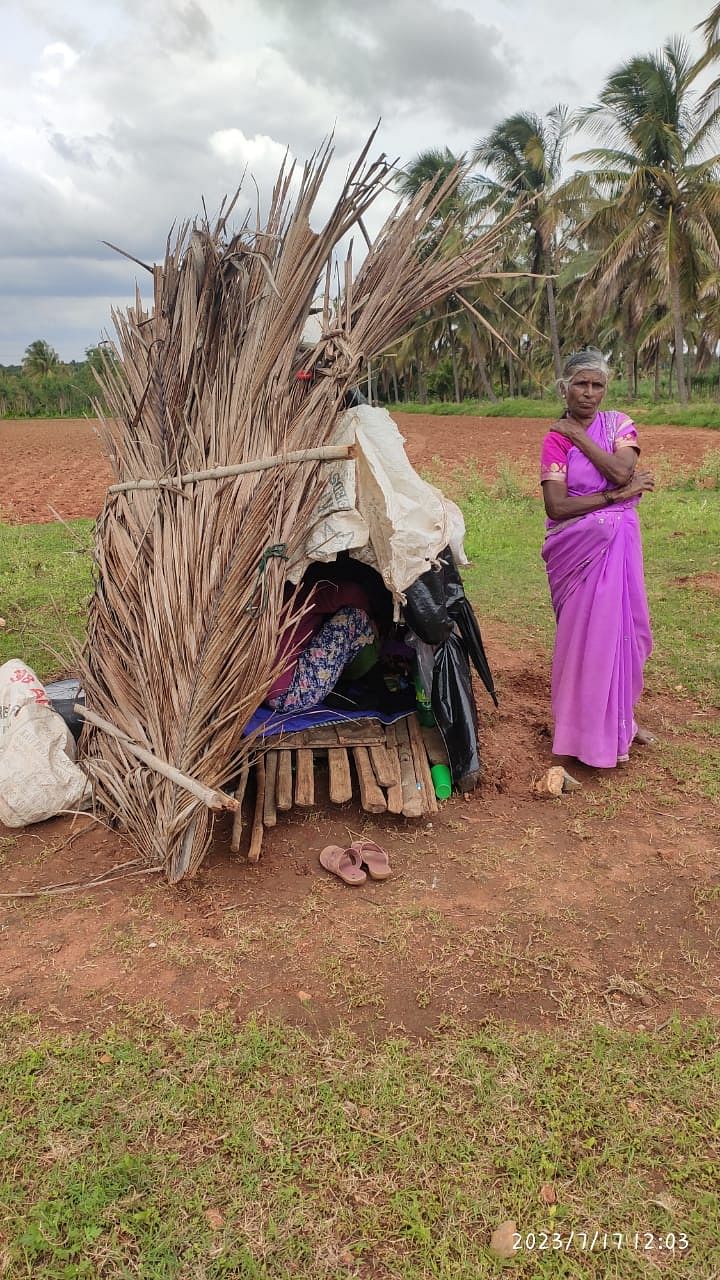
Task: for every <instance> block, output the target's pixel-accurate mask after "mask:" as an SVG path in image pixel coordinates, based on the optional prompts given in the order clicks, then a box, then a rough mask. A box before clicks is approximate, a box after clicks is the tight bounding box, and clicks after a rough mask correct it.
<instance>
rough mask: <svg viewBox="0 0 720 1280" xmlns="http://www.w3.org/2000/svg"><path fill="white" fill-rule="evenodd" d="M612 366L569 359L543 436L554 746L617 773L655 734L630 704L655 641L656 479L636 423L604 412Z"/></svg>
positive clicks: (584, 357) (588, 355)
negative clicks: (648, 533)
mask: <svg viewBox="0 0 720 1280" xmlns="http://www.w3.org/2000/svg"><path fill="white" fill-rule="evenodd" d="M607 383H608V366H607V364H606V363H605V360H604V359H603V356H602V355H601V353H600V352H599V351H595V350H594V349H592V348H590V349H588V350H586V351H581V352H578V353H577V354H575V355H572V356H570V357H569V358H568V360H567V361H566V362H565V367H564V371H563V378H562V379H561V381H560V383H559V388H560V391H561V393H562V394H563V396H564V398H565V402H566V406H567V408H566V410H565V414H564V416H563V417H562V418H561V419H560V421H559V422H556V423H554V424H553V427H552V430H551V431H549V432H548V434H547V435H546V437H545V439H544V441H543V446H542V455H541V481H542V487H543V497H544V500H545V510H546V512H547V516H548V521H547V534H546V537H545V543H544V546H543V550H542V556H543V560H544V561H545V565H546V567H547V573H548V579H549V583H550V594H551V597H552V604H553V609H554V610H555V617H556V619H557V635H556V639H555V651H554V654H553V664H552V706H553V717H554V720H555V735H554V740H553V751H554V753H555V754H556V755H563V756H574V757H576V758H577V759H578V760H582V761H583V762H584V763H585V764H589V765H594V766H596V767H598V768H603V769H610V768H613V767H614V766H615V765H616V764H620V763H623V762H624V761H626V760H627V759H628V755H629V750H630V744H631V743H632V742H633V740H635V741H638V742H649V741H652V735H651V734H649V733H647V732H646V731H644V730H641V729H639V728H638V726H637V724H636V722H635V719H634V710H635V705H636V703H637V701H638V699H639V697H640V694H641V692H642V687H643V668H644V666H645V662H646V661H647V658H648V657H649V655H650V652H651V649H652V635H651V631H650V619H649V616H648V607H647V599H646V596H645V583H644V578H643V558H642V542H641V539H640V524H639V521H638V513H637V506H638V503H639V501H640V497H641V495H642V494H643V493H645V492H648V491H650V490H652V488H653V477H652V475H651V474H650V472H648V471H642V470H640V469H639V467H638V466H637V462H638V456H639V453H640V448H639V445H638V436H637V430H636V428H635V424H634V423H633V422H632V420H631V419H630V418H629V417H628V416H627V414H624V413H618V412H617V411H615V410H603V411H601V410H600V404H601V402H602V400H603V397H604V395H605V392H606V390H607Z"/></svg>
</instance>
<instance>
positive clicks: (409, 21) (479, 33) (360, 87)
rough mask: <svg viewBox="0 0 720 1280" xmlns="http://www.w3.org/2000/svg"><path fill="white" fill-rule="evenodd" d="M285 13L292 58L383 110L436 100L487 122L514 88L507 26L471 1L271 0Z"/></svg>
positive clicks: (450, 114) (447, 111)
mask: <svg viewBox="0 0 720 1280" xmlns="http://www.w3.org/2000/svg"><path fill="white" fill-rule="evenodd" d="M269 5H270V9H271V10H273V11H274V12H276V13H277V14H278V16H279V17H282V20H283V22H284V25H285V33H284V35H283V36H282V37H281V38H280V39H279V40H278V41H277V42H276V43H277V47H278V48H280V49H281V50H282V52H283V53H284V54H285V56H286V58H287V59H288V61H290V60H291V59H293V60H296V61H297V63H298V65H300V66H302V67H303V68H304V69H305V71H306V72H307V73H308V75H309V76H310V77H313V78H315V79H317V80H319V81H321V82H322V83H323V84H325V85H326V86H327V88H328V89H330V90H332V91H333V92H334V93H340V94H342V95H345V96H346V97H348V98H349V99H351V100H353V101H355V102H361V103H366V102H368V101H369V102H371V103H372V104H373V106H374V108H375V109H376V110H377V112H378V114H383V113H384V112H385V111H387V110H389V109H391V108H392V107H394V106H395V105H396V104H400V105H401V106H404V107H411V108H415V109H418V108H419V109H421V110H423V109H425V108H426V107H427V106H428V105H432V109H433V111H434V112H436V113H438V114H440V115H442V116H444V117H446V118H447V120H448V122H452V123H453V124H456V125H461V126H465V127H471V128H475V129H482V128H483V126H484V124H485V122H486V119H487V112H488V109H489V108H491V107H492V108H493V109H495V110H496V109H497V107H498V104H499V100H501V99H502V98H503V97H504V96H506V95H507V94H508V92H509V91H510V90H511V89H512V79H513V70H512V66H511V65H510V64H509V62H508V55H507V52H506V53H505V55H504V56H503V55H502V53H501V47H500V46H501V33H500V31H499V29H498V28H497V27H495V26H491V25H488V24H487V23H483V22H480V21H478V19H477V18H476V17H475V16H474V15H473V14H472V13H471V12H469V11H468V9H467V8H459V7H452V8H450V7H446V6H445V5H443V4H442V3H440V2H439V0H423V3H422V4H417V3H416V0H392V2H391V3H390V2H388V0H349V2H347V3H344V4H342V5H337V4H335V3H333V2H332V0H305V2H304V3H303V4H297V3H295V2H294V0H269Z"/></svg>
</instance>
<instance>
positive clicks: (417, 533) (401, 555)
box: [291, 405, 468, 602]
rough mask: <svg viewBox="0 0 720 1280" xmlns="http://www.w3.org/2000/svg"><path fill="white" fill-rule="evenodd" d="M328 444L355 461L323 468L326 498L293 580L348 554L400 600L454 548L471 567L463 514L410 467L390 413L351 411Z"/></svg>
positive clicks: (364, 409)
mask: <svg viewBox="0 0 720 1280" xmlns="http://www.w3.org/2000/svg"><path fill="white" fill-rule="evenodd" d="M329 443H331V444H354V445H355V450H354V453H355V457H354V458H353V459H348V460H347V461H340V462H330V463H326V464H324V466H323V472H324V476H325V485H324V489H323V493H322V496H321V498H320V500H319V502H318V503H317V506H316V508H315V516H314V519H313V520H312V521H311V529H310V533H309V534H308V537H307V539H306V542H305V546H304V552H305V559H304V560H302V561H301V562H300V563H299V564H296V565H295V566H294V567H293V572H292V575H291V576H292V578H293V580H294V581H296V582H297V581H298V580H299V579H300V577H301V576H302V574H303V572H304V570H305V568H306V567H307V564H308V561H310V560H325V561H330V560H334V559H335V558H336V556H337V555H338V554H339V552H341V551H348V552H350V554H351V555H353V556H355V558H356V559H358V560H363V561H365V562H366V563H367V564H371V565H373V566H374V567H375V568H376V569H377V570H378V571H379V573H380V574H381V575H382V577H383V580H384V582H385V585H386V586H387V587H388V589H389V590H390V591H391V592H392V594H393V596H394V597H395V599H396V600H397V601H399V602H401V601H402V599H403V596H404V593H405V591H406V590H407V588H408V587H409V586H411V584H412V583H413V582H415V581H416V579H417V578H419V577H420V575H421V574H423V573H425V572H426V570H427V569H429V568H431V567H432V565H433V564H434V563H436V562H437V557H438V556H439V554H440V552H441V551H443V550H444V549H445V547H447V546H448V545H449V546H450V547H451V549H452V552H453V555H454V557H455V561H456V563H457V564H467V563H468V561H467V558H466V556H465V551H464V547H463V538H464V536H465V521H464V520H463V516H462V512H461V511H460V508H459V507H457V506H456V505H455V503H454V502H451V501H450V500H449V499H448V498H445V497H444V496H443V494H442V493H441V492H440V490H439V489H436V488H435V487H434V485H431V484H428V483H427V481H426V480H423V479H422V478H421V476H419V475H418V474H417V472H416V471H415V469H414V468H413V467H412V466H411V465H410V462H409V460H408V457H407V454H406V453H405V447H404V445H405V440H404V437H403V436H402V435H401V434H400V432H399V430H398V428H397V426H396V424H395V423H394V422H393V419H392V418H391V417H390V414H389V413H388V412H387V411H386V410H385V409H375V408H371V407H370V405H358V406H357V408H354V409H348V410H347V412H346V413H344V414H343V416H342V418H341V419H340V422H339V424H338V429H337V431H336V433H335V435H334V437H333V439H332V441H330V442H329Z"/></svg>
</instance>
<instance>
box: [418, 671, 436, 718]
mask: <svg viewBox="0 0 720 1280" xmlns="http://www.w3.org/2000/svg"><path fill="white" fill-rule="evenodd" d="M415 708H416V710H417V718H418V720H419V721H420V723H421V724H424V725H425V727H426V728H428V729H430V728H432V726H433V725H434V724H435V716H434V715H433V709H432V703H431V702H430V699H429V697H428V695H427V693H426V691H425V686H424V684H423V682H422V680H421V678H420V673H419V672H418V673H417V674H416V676H415Z"/></svg>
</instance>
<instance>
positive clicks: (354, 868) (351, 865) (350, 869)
mask: <svg viewBox="0 0 720 1280" xmlns="http://www.w3.org/2000/svg"><path fill="white" fill-rule="evenodd" d="M320 865H321V866H323V867H324V868H325V870H326V871H330V872H331V873H332V875H334V876H337V877H338V879H339V880H342V881H343V883H344V884H364V883H365V881H366V880H367V876H366V874H365V872H364V871H363V869H362V867H361V866H360V858H359V857H358V855H357V853H356V852H355V850H354V849H353V848H352V846H350V848H349V849H341V848H340V845H339V844H329V845H327V846H326V847H325V848H324V849H323V850H322V851H321V853H320Z"/></svg>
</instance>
